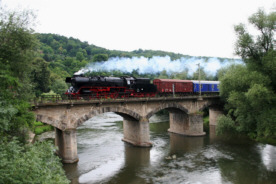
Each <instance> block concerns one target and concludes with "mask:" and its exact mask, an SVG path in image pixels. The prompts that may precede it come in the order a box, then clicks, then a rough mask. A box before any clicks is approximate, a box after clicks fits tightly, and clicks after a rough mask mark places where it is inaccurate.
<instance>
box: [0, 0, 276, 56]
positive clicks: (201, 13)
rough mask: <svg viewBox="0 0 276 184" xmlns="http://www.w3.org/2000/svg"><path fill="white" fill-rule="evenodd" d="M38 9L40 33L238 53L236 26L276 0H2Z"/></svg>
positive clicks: (124, 45) (119, 44) (122, 45)
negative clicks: (234, 28) (234, 27)
mask: <svg viewBox="0 0 276 184" xmlns="http://www.w3.org/2000/svg"><path fill="white" fill-rule="evenodd" d="M0 2H1V6H6V7H8V8H9V9H13V10H18V9H23V8H25V9H26V8H28V9H33V10H34V12H35V13H36V15H37V22H38V25H37V26H36V28H35V31H36V32H39V33H55V34H59V35H63V36H67V37H74V38H78V39H80V40H81V41H87V42H88V43H89V44H94V45H97V46H100V47H104V48H107V49H112V50H113V49H114V50H125V51H132V50H137V49H139V48H141V49H151V50H163V51H170V52H175V53H181V54H185V55H191V56H213V57H228V58H233V57H237V56H235V55H234V54H233V52H234V43H235V39H236V36H235V33H234V30H233V26H234V25H236V24H239V23H246V22H247V19H248V17H249V16H251V15H252V14H253V13H255V12H256V11H257V10H258V8H264V10H265V11H266V12H267V13H268V12H271V11H272V8H273V7H274V11H275V7H276V2H275V0H78V1H77V0H2V1H1V0H0Z"/></svg>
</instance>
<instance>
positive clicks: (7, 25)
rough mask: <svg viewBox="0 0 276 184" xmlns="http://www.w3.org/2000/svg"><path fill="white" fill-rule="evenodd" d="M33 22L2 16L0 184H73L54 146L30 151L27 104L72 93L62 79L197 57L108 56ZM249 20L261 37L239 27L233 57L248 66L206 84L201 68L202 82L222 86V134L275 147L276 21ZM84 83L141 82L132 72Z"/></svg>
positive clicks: (265, 17) (272, 17)
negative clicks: (116, 63)
mask: <svg viewBox="0 0 276 184" xmlns="http://www.w3.org/2000/svg"><path fill="white" fill-rule="evenodd" d="M33 18H34V15H33V13H32V12H29V11H24V12H9V11H5V10H3V9H1V19H0V63H1V64H0V80H1V83H0V104H1V106H0V136H1V140H0V160H1V162H0V183H69V181H68V180H67V178H66V176H65V173H64V171H63V169H62V165H61V163H60V160H59V158H58V157H57V156H56V155H55V154H54V151H55V148H54V146H53V145H52V144H50V143H47V142H44V143H35V144H29V143H28V135H29V131H32V130H33V127H34V122H35V116H34V114H33V112H32V111H31V104H30V103H29V102H30V101H31V100H32V99H33V98H34V97H39V96H41V95H42V94H45V93H52V94H63V93H64V92H65V91H66V89H68V86H67V84H66V83H65V81H64V79H65V77H68V76H72V75H73V74H74V73H75V72H77V71H79V70H80V69H81V68H82V67H84V66H86V65H87V64H88V63H91V62H105V61H107V60H108V59H109V58H112V57H128V58H131V57H141V56H143V57H147V58H151V57H153V56H169V57H170V58H171V60H176V59H179V58H183V57H184V58H190V57H192V56H188V55H182V54H175V53H171V52H164V51H153V50H142V49H138V50H135V51H132V52H124V51H116V50H107V49H104V48H100V47H97V46H95V45H92V44H88V43H87V42H81V41H80V40H78V39H75V38H66V37H64V36H61V35H55V34H39V33H35V32H34V30H33V27H32V21H31V20H33ZM248 20H249V23H250V24H252V25H253V26H254V27H255V29H256V30H257V32H258V35H257V36H255V35H252V34H250V33H249V32H248V30H247V28H246V26H245V24H240V25H237V26H235V32H236V35H237V42H236V46H235V52H236V54H237V55H238V56H240V57H241V58H242V60H243V62H244V63H243V64H241V65H232V66H230V67H227V68H222V69H221V70H220V71H218V73H217V75H216V76H209V75H208V74H206V73H205V72H204V70H203V68H201V74H202V79H208V80H213V79H216V80H217V79H219V80H220V81H221V85H220V91H221V93H220V95H221V98H222V100H223V101H224V103H225V115H224V116H222V117H221V118H220V119H219V123H218V131H217V132H218V134H223V133H225V132H231V133H232V134H244V135H247V136H248V137H250V138H251V139H253V140H257V141H266V142H270V143H272V144H275V140H276V94H275V93H276V81H275V78H276V50H275V47H276V41H275V37H274V36H275V35H274V33H275V27H276V13H275V12H274V13H270V14H266V13H265V12H264V11H263V10H261V9H260V10H259V11H258V12H257V13H255V14H253V15H252V16H251V17H249V19H248ZM202 58H203V59H208V58H207V57H202ZM220 59H221V60H223V58H220ZM87 75H114V76H120V75H133V76H141V74H139V72H138V71H135V70H134V71H132V72H131V73H122V72H120V71H117V73H116V72H114V71H113V72H112V73H109V72H98V73H90V74H89V73H88V74H87ZM197 76H198V73H196V72H195V73H194V74H193V75H192V76H188V75H187V72H186V71H183V72H181V73H175V74H174V75H169V74H168V73H166V71H162V72H160V73H158V74H145V75H143V76H142V77H149V78H151V79H153V78H176V79H187V78H191V79H193V78H194V79H197ZM11 171H12V172H11ZM26 171H28V172H26Z"/></svg>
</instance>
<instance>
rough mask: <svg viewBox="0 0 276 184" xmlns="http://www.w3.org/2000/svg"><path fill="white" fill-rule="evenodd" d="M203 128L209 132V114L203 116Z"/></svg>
mask: <svg viewBox="0 0 276 184" xmlns="http://www.w3.org/2000/svg"><path fill="white" fill-rule="evenodd" d="M203 130H204V132H206V133H209V116H205V117H203Z"/></svg>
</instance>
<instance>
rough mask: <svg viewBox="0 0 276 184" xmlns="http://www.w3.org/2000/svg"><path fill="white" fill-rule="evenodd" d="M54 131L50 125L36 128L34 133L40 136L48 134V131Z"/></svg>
mask: <svg viewBox="0 0 276 184" xmlns="http://www.w3.org/2000/svg"><path fill="white" fill-rule="evenodd" d="M52 130H54V128H53V127H52V126H50V125H43V126H36V127H35V129H34V133H35V134H36V135H40V134H42V133H44V132H48V131H52Z"/></svg>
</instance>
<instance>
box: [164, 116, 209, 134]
mask: <svg viewBox="0 0 276 184" xmlns="http://www.w3.org/2000/svg"><path fill="white" fill-rule="evenodd" d="M168 131H169V132H172V133H176V134H181V135H186V136H203V135H205V134H206V133H205V132H203V118H202V115H200V114H186V113H184V112H181V111H179V112H170V128H169V130H168Z"/></svg>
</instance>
